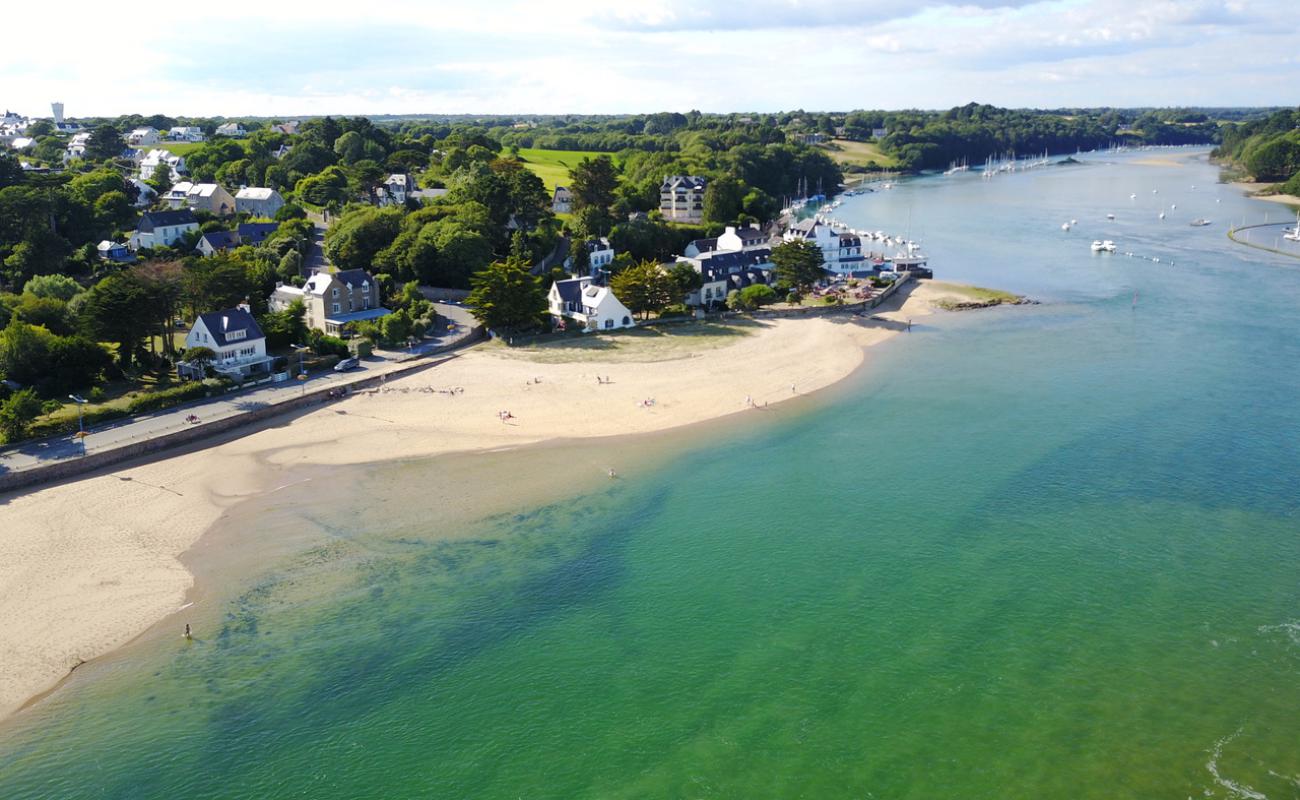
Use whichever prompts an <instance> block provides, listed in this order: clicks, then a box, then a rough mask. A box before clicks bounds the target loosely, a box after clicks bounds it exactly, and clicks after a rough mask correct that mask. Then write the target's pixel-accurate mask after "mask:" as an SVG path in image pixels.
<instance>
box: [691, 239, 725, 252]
mask: <svg viewBox="0 0 1300 800" xmlns="http://www.w3.org/2000/svg"><path fill="white" fill-rule="evenodd" d="M686 246H687V247H694V248H695V251H696V252H697V253H708V252H712V251H713V250H717V249H718V239H717V237H714V238H712V239H694V240H692V241H690V242H688V243H687V245H686Z"/></svg>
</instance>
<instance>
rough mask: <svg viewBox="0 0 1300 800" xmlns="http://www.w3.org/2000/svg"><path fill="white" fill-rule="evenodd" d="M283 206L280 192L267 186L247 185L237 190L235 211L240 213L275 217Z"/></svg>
mask: <svg viewBox="0 0 1300 800" xmlns="http://www.w3.org/2000/svg"><path fill="white" fill-rule="evenodd" d="M283 207H284V198H283V197H281V196H280V193H279V192H277V191H276V190H274V189H269V188H267V187H265V186H245V187H244V188H243V189H240V190H239V191H238V192H235V211H236V213H239V214H248V215H250V216H254V217H267V218H268V219H274V218H275V212H277V211H279V210H280V209H281V208H283Z"/></svg>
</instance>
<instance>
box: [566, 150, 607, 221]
mask: <svg viewBox="0 0 1300 800" xmlns="http://www.w3.org/2000/svg"><path fill="white" fill-rule="evenodd" d="M617 189H618V168H617V167H615V166H614V161H613V160H612V159H611V158H610V157H609V156H598V157H596V158H584V159H582V160H581V161H579V162H578V165H577V166H576V167H574V168H572V169H570V170H569V192H570V193H571V194H572V195H573V212H574V214H575V216H578V217H579V218H580V219H582V220H583V222H584V223H585V229H584V230H583V231H582V233H585V234H587V235H595V234H599V233H605V232H608V230H609V228H610V227H611V226H612V225H613V221H614V220H613V217H612V216H611V215H610V213H609V209H610V206H612V205H614V200H615V194H614V193H615V191H616V190H617ZM588 209H594V212H590V213H586V214H584V213H583V212H584V211H587V210H588ZM601 222H605V223H606V224H604V225H603V226H602V225H600V223H601ZM601 227H603V228H604V230H599V228H601Z"/></svg>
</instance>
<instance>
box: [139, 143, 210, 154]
mask: <svg viewBox="0 0 1300 800" xmlns="http://www.w3.org/2000/svg"><path fill="white" fill-rule="evenodd" d="M204 144H205V143H204V142H158V143H157V144H142V145H140V149H141V150H143V151H145V152H146V153H147V152H149V151H150V150H166V151H168V152H170V153H173V154H175V155H178V156H183V155H185V154H186V153H191V152H193V151H195V150H198V149H199V148H200V147H202V146H203V145H204Z"/></svg>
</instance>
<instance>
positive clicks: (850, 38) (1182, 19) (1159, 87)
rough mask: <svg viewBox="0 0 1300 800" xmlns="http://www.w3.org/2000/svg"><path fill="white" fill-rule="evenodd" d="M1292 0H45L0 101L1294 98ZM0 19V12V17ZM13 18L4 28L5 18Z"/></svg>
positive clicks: (1146, 102) (332, 110) (645, 104)
mask: <svg viewBox="0 0 1300 800" xmlns="http://www.w3.org/2000/svg"><path fill="white" fill-rule="evenodd" d="M1298 11H1300V6H1297V4H1296V0H1226V1H1225V0H1217V1H1214V0H1049V1H1047V2H1039V1H1036V0H969V2H962V3H950V2H944V1H943V0H834V1H833V2H832V0H746V1H745V2H736V1H735V0H732V1H731V2H725V1H724V0H637V1H636V2H623V1H622V0H617V1H616V2H600V1H599V0H554V1H548V0H532V2H516V1H515V0H472V1H469V2H467V1H466V0H460V1H459V2H447V1H446V0H379V1H378V2H369V3H362V2H356V1H355V0H352V1H351V2H338V1H337V0H315V1H314V2H302V0H272V2H267V0H222V1H221V2H217V3H204V2H194V1H193V0H182V2H178V3H164V4H149V5H145V6H130V7H127V6H122V5H120V4H116V3H105V2H103V1H102V0H61V1H60V3H59V13H58V15H57V19H55V20H47V19H45V18H44V17H42V16H41V15H40V14H37V15H36V16H31V15H27V14H23V15H20V16H21V17H22V18H24V19H21V20H20V21H18V22H16V23H13V24H14V25H23V24H32V25H36V24H37V23H38V18H40V20H39V28H34V29H33V31H32V33H31V35H23V33H22V31H21V30H15V28H14V27H11V25H10V24H6V26H5V27H6V28H7V29H8V32H9V35H7V36H6V37H5V39H4V41H3V43H0V105H3V106H4V107H6V108H8V109H12V110H13V111H15V112H17V113H20V114H27V115H33V116H47V115H49V113H50V111H49V104H50V101H52V100H60V101H62V102H63V103H64V104H65V106H66V109H67V111H66V113H67V115H68V116H70V117H76V116H111V115H118V114H131V113H139V114H155V113H161V114H167V115H173V116H175V115H192V116H280V117H292V116H305V115H314V114H327V113H328V114H558V113H583V114H597V113H610V114H616V113H628V112H651V111H683V112H684V111H689V110H691V109H699V110H701V111H705V112H733V111H734V112H767V111H778V110H792V109H799V108H802V109H806V110H810V111H811V110H816V111H826V110H843V111H847V110H851V109H858V108H865V109H901V108H948V107H951V106H955V105H962V104H965V103H967V102H971V101H975V102H981V103H992V104H995V105H1001V106H1009V107H1039V108H1057V107H1063V106H1117V107H1122V106H1181V105H1201V106H1275V105H1290V106H1296V105H1300V13H1297V12H1298ZM0 15H3V16H8V15H4V14H3V12H0ZM15 34H16V35H15Z"/></svg>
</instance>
